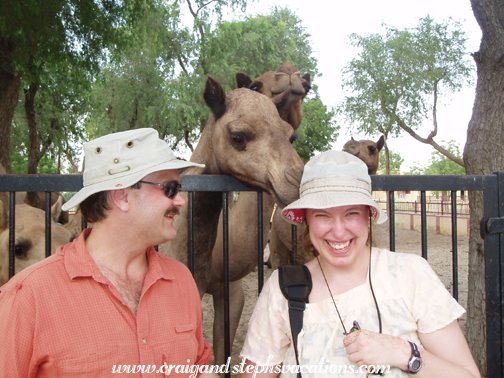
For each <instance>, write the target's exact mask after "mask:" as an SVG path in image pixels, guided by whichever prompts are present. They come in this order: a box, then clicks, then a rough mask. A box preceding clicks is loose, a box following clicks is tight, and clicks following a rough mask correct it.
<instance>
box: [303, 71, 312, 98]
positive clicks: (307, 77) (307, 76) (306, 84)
mask: <svg viewBox="0 0 504 378" xmlns="http://www.w3.org/2000/svg"><path fill="white" fill-rule="evenodd" d="M303 79H304V81H303V88H304V89H305V91H306V94H308V92H309V91H310V89H311V75H310V73H309V72H308V73H305V74H304V76H303Z"/></svg>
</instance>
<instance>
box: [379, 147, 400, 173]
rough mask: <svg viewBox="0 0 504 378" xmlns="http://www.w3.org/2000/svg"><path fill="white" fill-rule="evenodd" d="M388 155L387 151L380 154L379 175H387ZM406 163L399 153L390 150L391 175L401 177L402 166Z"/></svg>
mask: <svg viewBox="0 0 504 378" xmlns="http://www.w3.org/2000/svg"><path fill="white" fill-rule="evenodd" d="M386 159H387V157H386V155H385V150H382V151H381V152H380V165H379V166H378V167H379V173H378V174H380V175H383V174H385V171H386ZM402 163H404V159H403V158H402V157H401V155H399V153H398V152H395V151H392V150H391V149H389V165H390V174H391V175H400V174H401V165H402Z"/></svg>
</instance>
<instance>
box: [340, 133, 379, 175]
mask: <svg viewBox="0 0 504 378" xmlns="http://www.w3.org/2000/svg"><path fill="white" fill-rule="evenodd" d="M384 145H385V136H383V135H382V136H381V137H380V138H379V139H378V140H377V141H376V142H373V141H372V140H354V138H352V139H350V140H349V141H348V142H346V143H345V145H344V146H343V151H345V152H348V153H349V154H352V155H354V156H357V157H358V158H359V159H361V160H362V161H363V162H364V163H366V165H367V166H368V173H369V174H370V175H376V171H377V170H378V164H379V163H380V156H379V154H380V151H381V149H382V148H383V146H384Z"/></svg>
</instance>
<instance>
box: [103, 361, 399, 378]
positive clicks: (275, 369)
mask: <svg viewBox="0 0 504 378" xmlns="http://www.w3.org/2000/svg"><path fill="white" fill-rule="evenodd" d="M272 358H273V356H270V358H268V363H269V361H270V360H271V359H272ZM187 362H189V361H187ZM328 362H329V361H328V360H326V359H325V358H324V357H322V358H321V359H320V362H319V363H318V365H269V364H266V365H256V366H250V365H249V366H245V358H244V359H243V360H242V362H241V363H240V364H238V365H234V366H232V367H231V366H230V363H231V358H228V360H227V363H226V364H225V365H168V364H166V363H165V364H164V365H161V366H159V367H157V366H156V365H114V366H112V373H119V374H128V373H134V374H138V373H156V374H160V373H161V374H166V375H169V374H171V373H175V374H189V378H196V376H198V375H199V374H201V373H217V374H221V373H229V372H230V373H232V374H243V373H245V372H246V373H253V377H255V376H256V374H258V373H275V374H280V373H282V374H286V373H294V374H297V373H298V372H300V373H301V374H345V373H354V374H355V373H374V374H380V373H389V372H390V365H361V366H356V365H329V363H328Z"/></svg>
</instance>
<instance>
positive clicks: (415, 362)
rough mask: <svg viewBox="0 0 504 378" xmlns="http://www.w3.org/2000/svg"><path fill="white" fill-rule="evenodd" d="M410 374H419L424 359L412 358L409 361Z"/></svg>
mask: <svg viewBox="0 0 504 378" xmlns="http://www.w3.org/2000/svg"><path fill="white" fill-rule="evenodd" d="M408 365H409V372H410V373H417V372H418V371H419V370H420V368H421V367H422V359H421V358H419V357H412V358H411V359H410V360H409V363H408Z"/></svg>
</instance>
